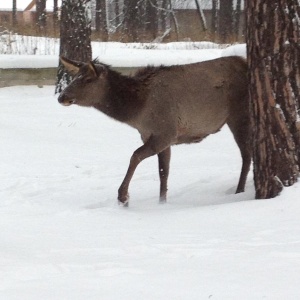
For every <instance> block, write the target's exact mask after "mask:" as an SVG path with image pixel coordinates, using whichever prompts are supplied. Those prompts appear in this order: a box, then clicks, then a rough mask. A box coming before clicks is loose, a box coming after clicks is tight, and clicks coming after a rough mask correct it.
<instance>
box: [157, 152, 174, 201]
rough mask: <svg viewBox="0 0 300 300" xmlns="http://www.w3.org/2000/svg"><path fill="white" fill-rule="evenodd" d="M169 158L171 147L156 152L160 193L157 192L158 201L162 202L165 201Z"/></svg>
mask: <svg viewBox="0 0 300 300" xmlns="http://www.w3.org/2000/svg"><path fill="white" fill-rule="evenodd" d="M170 159H171V147H168V148H167V149H165V150H164V151H162V152H160V153H158V170H159V178H160V194H159V202H160V203H164V202H166V201H167V191H168V177H169V168H170Z"/></svg>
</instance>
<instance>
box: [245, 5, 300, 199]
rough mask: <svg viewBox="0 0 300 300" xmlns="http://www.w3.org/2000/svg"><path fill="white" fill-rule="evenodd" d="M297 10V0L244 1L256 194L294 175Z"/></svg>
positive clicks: (299, 43) (299, 123) (298, 142)
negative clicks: (245, 6)
mask: <svg viewBox="0 0 300 300" xmlns="http://www.w3.org/2000/svg"><path fill="white" fill-rule="evenodd" d="M297 11H298V13H299V2H298V1H297V0H272V1H270V0H251V1H248V6H247V54H248V66H249V70H250V71H249V77H250V86H249V94H250V106H251V121H252V127H253V145H254V151H253V163H254V183H255V189H256V198H257V199H265V198H272V197H275V196H277V195H278V194H279V193H280V191H281V190H282V189H283V187H284V186H290V185H293V184H294V183H295V182H296V181H297V177H298V176H299V161H300V155H299V154H300V152H299V151H300V148H299V146H300V138H299V137H300V118H299V100H300V99H299V87H300V76H299V74H300V72H299V68H300V52H299V47H300V38H299V26H300V21H299V15H298V14H297Z"/></svg>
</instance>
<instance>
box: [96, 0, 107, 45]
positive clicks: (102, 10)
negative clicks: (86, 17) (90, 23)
mask: <svg viewBox="0 0 300 300" xmlns="http://www.w3.org/2000/svg"><path fill="white" fill-rule="evenodd" d="M95 18H96V31H97V32H98V33H99V36H100V39H101V40H102V41H107V40H108V25H107V10H106V0H96V17H95Z"/></svg>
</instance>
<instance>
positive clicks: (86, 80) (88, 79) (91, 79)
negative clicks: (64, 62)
mask: <svg viewBox="0 0 300 300" xmlns="http://www.w3.org/2000/svg"><path fill="white" fill-rule="evenodd" d="M92 81H93V78H85V80H84V82H85V83H91V82H92Z"/></svg>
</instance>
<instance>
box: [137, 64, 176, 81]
mask: <svg viewBox="0 0 300 300" xmlns="http://www.w3.org/2000/svg"><path fill="white" fill-rule="evenodd" d="M169 69H171V67H168V66H164V65H160V66H158V67H155V66H147V67H145V68H141V69H138V70H137V71H136V73H135V74H134V76H133V77H134V78H135V79H137V80H142V81H143V80H147V79H149V78H150V77H152V76H153V75H155V74H157V73H159V71H161V70H169Z"/></svg>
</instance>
